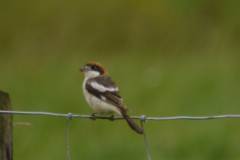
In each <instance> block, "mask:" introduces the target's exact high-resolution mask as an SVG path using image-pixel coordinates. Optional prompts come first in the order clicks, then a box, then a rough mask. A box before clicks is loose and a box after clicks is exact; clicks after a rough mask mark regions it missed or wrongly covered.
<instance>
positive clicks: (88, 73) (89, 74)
mask: <svg viewBox="0 0 240 160" xmlns="http://www.w3.org/2000/svg"><path fill="white" fill-rule="evenodd" d="M84 74H85V79H88V78H94V77H97V76H99V75H100V73H99V72H98V71H86V72H84Z"/></svg>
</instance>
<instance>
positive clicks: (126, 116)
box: [122, 112, 143, 134]
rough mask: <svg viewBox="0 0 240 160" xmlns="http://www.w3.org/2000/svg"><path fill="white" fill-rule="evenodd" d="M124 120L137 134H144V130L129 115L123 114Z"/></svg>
mask: <svg viewBox="0 0 240 160" xmlns="http://www.w3.org/2000/svg"><path fill="white" fill-rule="evenodd" d="M122 116H123V118H124V119H125V120H126V121H127V123H128V125H129V126H130V127H131V128H132V129H133V130H134V131H136V132H137V133H139V134H143V131H142V129H141V128H140V127H139V126H138V125H137V124H136V123H135V122H134V121H133V120H132V118H130V117H129V115H127V113H126V112H122Z"/></svg>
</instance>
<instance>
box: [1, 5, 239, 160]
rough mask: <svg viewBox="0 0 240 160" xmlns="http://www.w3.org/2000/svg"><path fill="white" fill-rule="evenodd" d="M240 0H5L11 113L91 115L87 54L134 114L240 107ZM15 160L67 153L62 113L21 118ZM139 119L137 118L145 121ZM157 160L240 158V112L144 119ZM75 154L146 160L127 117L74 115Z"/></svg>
mask: <svg viewBox="0 0 240 160" xmlns="http://www.w3.org/2000/svg"><path fill="white" fill-rule="evenodd" d="M239 7H240V2H239V1H224V0H220V1H216V0H210V1H207V0H204V1H194V2H193V1H190V0H184V1H181V2H180V1H176V0H170V1H165V0H161V1H155V0H150V1H133V0H132V1H109V0H107V1H101V2H100V1H99V2H93V1H68V2H65V1H61V0H60V1H45V0H43V1H15V2H12V1H11V2H10V1H9V2H7V1H1V2H0V22H1V25H0V90H3V91H5V92H8V93H9V94H10V96H11V102H12V107H13V110H15V111H44V112H54V113H69V112H72V113H74V114H84V115H89V114H91V113H92V110H91V108H90V107H89V106H88V105H87V103H86V102H85V99H84V96H83V93H82V82H83V78H84V75H83V73H80V72H79V71H78V69H79V68H81V67H82V66H83V65H85V64H86V63H87V62H90V61H97V62H100V63H101V64H103V66H104V67H105V68H106V69H107V70H108V72H109V74H110V75H111V76H112V78H113V79H114V80H115V82H116V84H117V85H118V87H119V90H120V93H121V95H122V97H123V99H124V103H125V104H126V105H127V106H128V107H129V108H130V109H131V110H132V111H133V113H131V115H132V116H140V115H146V116H148V117H167V116H184V115H185V116H212V115H223V114H240V109H239V107H240V83H239V82H240V72H239V71H240V63H239V61H240V54H239V53H240V47H239V44H240V16H239V15H240V10H239ZM16 122H29V123H31V124H32V126H14V133H13V138H14V139H13V147H14V148H13V149H14V159H17V160H23V159H24V160H32V159H34V160H40V159H41V160H42V159H58V160H59V159H66V152H65V150H66V147H65V125H66V118H59V117H47V116H32V115H14V123H16ZM138 124H139V122H138ZM144 126H145V131H146V135H147V140H148V145H149V149H150V154H151V157H152V159H153V160H156V159H161V160H176V159H177V160H192V159H194V160H226V159H228V160H239V159H240V153H239V149H240V143H239V142H240V136H239V135H240V127H239V126H240V120H239V119H219V120H204V121H193V120H192V121H190V120H174V121H147V122H146V123H144ZM69 145H70V146H69V147H70V156H71V159H73V160H74V159H98V160H105V159H114V160H122V159H139V160H145V159H147V154H146V149H145V145H144V139H143V137H142V136H141V135H138V134H136V133H135V132H134V131H132V130H131V129H130V128H129V126H128V125H127V124H126V122H125V121H122V120H119V121H114V122H109V121H107V120H96V121H94V122H93V121H91V120H89V119H80V118H74V119H73V120H72V121H70V123H69Z"/></svg>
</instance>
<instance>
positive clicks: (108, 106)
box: [80, 62, 143, 134]
mask: <svg viewBox="0 0 240 160" xmlns="http://www.w3.org/2000/svg"><path fill="white" fill-rule="evenodd" d="M80 71H81V72H84V74H85V78H84V81H83V86H82V88H83V93H84V96H85V99H86V101H87V103H88V105H89V106H90V107H91V108H92V109H93V111H94V112H93V113H92V114H91V116H92V118H91V119H93V120H95V114H99V115H111V117H110V119H109V120H111V121H113V120H114V114H117V115H119V116H121V117H123V118H124V119H125V120H126V121H127V123H128V125H129V126H130V127H131V128H132V129H133V130H135V131H136V132H137V133H139V134H143V130H142V129H141V128H140V127H139V126H138V125H137V124H136V123H135V122H134V121H133V120H132V119H131V118H130V116H129V115H128V114H127V111H128V112H132V111H131V110H130V109H129V108H127V107H126V106H125V105H124V103H123V99H122V97H121V95H120V93H119V90H118V87H117V86H116V84H115V82H114V81H113V80H112V78H111V77H110V76H109V74H108V72H107V71H106V70H105V69H104V67H103V66H102V65H101V64H100V63H98V62H90V63H87V64H86V65H84V67H83V68H80Z"/></svg>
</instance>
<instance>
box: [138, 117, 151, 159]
mask: <svg viewBox="0 0 240 160" xmlns="http://www.w3.org/2000/svg"><path fill="white" fill-rule="evenodd" d="M145 121H146V116H145V115H142V116H141V119H140V122H141V126H142V130H143V137H144V141H145V146H146V150H147V155H148V160H151V157H150V153H149V149H148V144H147V138H146V133H145V130H144V128H143V122H145Z"/></svg>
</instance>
